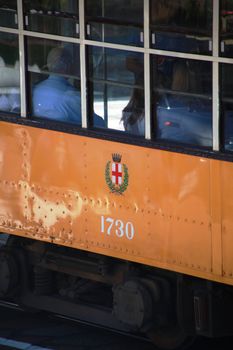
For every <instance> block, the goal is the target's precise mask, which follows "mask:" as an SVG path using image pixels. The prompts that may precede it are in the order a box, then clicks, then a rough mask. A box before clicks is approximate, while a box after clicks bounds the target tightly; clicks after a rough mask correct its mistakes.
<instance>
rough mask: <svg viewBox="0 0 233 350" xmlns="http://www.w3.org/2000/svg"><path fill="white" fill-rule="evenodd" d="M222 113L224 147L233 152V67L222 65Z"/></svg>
mask: <svg viewBox="0 0 233 350" xmlns="http://www.w3.org/2000/svg"><path fill="white" fill-rule="evenodd" d="M220 71H221V97H222V101H221V111H222V117H223V118H222V123H223V131H224V132H223V136H224V139H223V141H224V147H225V150H227V151H233V81H232V75H233V65H232V64H221V69H220Z"/></svg>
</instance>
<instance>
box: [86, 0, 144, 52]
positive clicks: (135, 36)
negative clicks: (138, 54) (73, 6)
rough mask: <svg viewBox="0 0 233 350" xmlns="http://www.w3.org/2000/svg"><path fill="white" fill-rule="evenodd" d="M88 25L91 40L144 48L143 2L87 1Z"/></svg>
mask: <svg viewBox="0 0 233 350" xmlns="http://www.w3.org/2000/svg"><path fill="white" fill-rule="evenodd" d="M86 25H87V36H88V38H89V39H92V40H96V41H106V42H110V43H115V44H125V45H127V44H128V45H132V46H143V38H142V28H143V1H142V0H131V1H125V0H114V1H108V0H103V1H99V0H87V1H86Z"/></svg>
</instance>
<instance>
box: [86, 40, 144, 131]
mask: <svg viewBox="0 0 233 350" xmlns="http://www.w3.org/2000/svg"><path fill="white" fill-rule="evenodd" d="M88 57H89V108H90V115H93V113H92V111H93V110H94V112H95V113H96V114H98V115H99V116H101V117H102V118H103V119H104V121H105V126H106V127H107V128H109V129H114V130H121V131H126V132H128V133H131V134H134V135H141V136H143V135H144V129H145V125H144V123H145V122H144V75H143V55H142V54H139V53H133V52H129V51H122V50H114V49H106V48H98V47H95V46H94V47H89V48H88ZM94 125H95V126H98V125H96V123H94Z"/></svg>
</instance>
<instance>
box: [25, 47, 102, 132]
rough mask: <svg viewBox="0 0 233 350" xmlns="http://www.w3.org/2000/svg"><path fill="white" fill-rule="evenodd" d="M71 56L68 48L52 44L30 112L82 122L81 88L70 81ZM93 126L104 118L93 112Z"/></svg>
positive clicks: (56, 118) (34, 91)
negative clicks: (45, 70)
mask: <svg viewBox="0 0 233 350" xmlns="http://www.w3.org/2000/svg"><path fill="white" fill-rule="evenodd" d="M71 62H72V57H71V54H70V52H69V51H68V50H67V49H64V48H62V47H56V48H53V49H52V50H51V51H50V52H49V54H48V57H47V68H48V71H49V72H50V75H49V77H48V78H47V79H46V80H44V81H42V82H40V83H38V84H37V85H36V86H35V88H34V90H33V101H32V102H33V114H34V115H35V116H38V117H44V118H48V119H53V120H58V121H64V122H69V123H76V124H81V98H80V92H79V91H78V90H77V89H76V88H75V87H74V86H73V85H71V84H70V82H69V81H68V77H67V76H68V75H71V73H72V70H71V68H72V64H71ZM94 126H97V127H104V126H105V123H104V120H103V119H102V118H101V117H99V116H98V115H96V114H94Z"/></svg>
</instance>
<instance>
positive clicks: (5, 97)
mask: <svg viewBox="0 0 233 350" xmlns="http://www.w3.org/2000/svg"><path fill="white" fill-rule="evenodd" d="M19 79H20V78H19V49H18V36H17V35H15V34H10V33H0V111H4V112H10V113H20V82H19Z"/></svg>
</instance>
